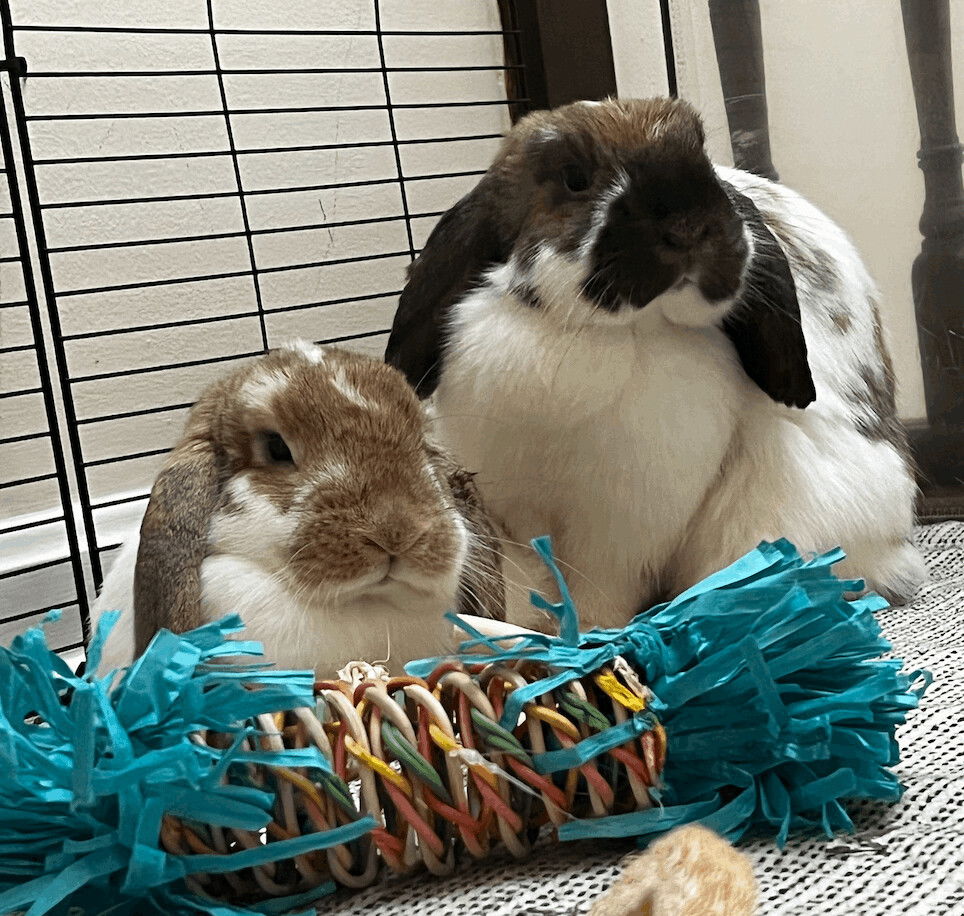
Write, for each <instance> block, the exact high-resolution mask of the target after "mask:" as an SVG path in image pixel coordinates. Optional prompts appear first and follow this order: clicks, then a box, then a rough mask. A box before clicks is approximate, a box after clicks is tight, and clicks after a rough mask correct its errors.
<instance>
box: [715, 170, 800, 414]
mask: <svg viewBox="0 0 964 916" xmlns="http://www.w3.org/2000/svg"><path fill="white" fill-rule="evenodd" d="M722 184H723V188H724V190H725V191H726V194H727V197H729V199H730V203H731V204H732V205H733V208H734V209H735V210H736V212H737V215H738V216H739V217H740V218H741V219H742V220H743V223H744V225H745V226H746V227H747V228H748V229H749V231H750V233H751V234H752V236H753V254H752V255H751V258H750V263H749V265H748V266H747V274H746V278H745V282H744V291H743V294H742V295H741V297H740V299H739V300H738V301H737V303H736V305H735V306H734V307H733V309H732V310H731V311H730V312H729V313H728V314H727V316H726V317H725V318H724V319H723V330H724V331H725V332H726V335H727V336H728V337H729V338H730V340H731V341H732V342H733V346H734V347H736V352H737V355H738V356H739V357H740V362H741V363H742V364H743V369H744V371H745V372H746V374H747V375H748V376H749V377H750V378H751V379H752V380H753V381H754V382H755V383H756V384H757V385H758V386H759V387H760V388H761V389H762V390H763V391H764V392H766V394H768V395H769V396H770V397H771V398H773V400H774V401H779V402H780V403H781V404H785V405H786V406H787V407H806V406H807V405H808V404H811V403H812V402H813V401H815V400H816V399H817V392H816V390H815V389H814V386H813V377H812V376H811V374H810V365H809V363H808V362H807V342H806V340H805V339H804V336H803V328H802V326H801V324H800V303H799V302H798V301H797V289H796V286H795V284H794V282H793V275H792V274H791V272H790V265H789V263H788V261H787V257H786V255H785V254H784V252H783V249H782V248H781V247H780V243H779V242H778V241H777V239H776V236H774V235H773V233H772V232H771V231H770V230H769V229H768V228H767V226H766V224H765V223H764V221H763V217H762V216H761V215H760V211H759V210H757V208H756V205H755V204H754V203H753V201H751V200H750V199H749V198H748V197H746V196H745V195H743V194H741V193H739V191H737V190H736V189H735V188H734V187H733V186H732V185H730V184H728V183H727V182H725V181H724V182H722Z"/></svg>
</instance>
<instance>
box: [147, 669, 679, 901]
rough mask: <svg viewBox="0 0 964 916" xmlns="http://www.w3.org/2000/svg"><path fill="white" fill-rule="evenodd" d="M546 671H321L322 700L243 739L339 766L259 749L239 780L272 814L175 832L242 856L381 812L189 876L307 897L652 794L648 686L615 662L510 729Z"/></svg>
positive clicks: (217, 736)
mask: <svg viewBox="0 0 964 916" xmlns="http://www.w3.org/2000/svg"><path fill="white" fill-rule="evenodd" d="M620 670H622V672H623V674H622V676H621V675H620V674H619V673H618V672H619V671H620ZM546 673H547V672H546V670H545V667H544V666H542V665H538V666H534V665H531V664H528V663H521V664H519V663H517V664H514V665H506V664H498V665H488V666H481V665H477V666H474V667H473V668H466V667H465V666H464V665H462V664H459V663H446V664H442V665H440V666H439V667H438V668H437V669H436V670H435V671H434V672H432V674H431V675H430V676H429V677H428V678H427V679H425V680H423V679H421V678H415V677H403V678H393V679H371V680H365V681H363V682H362V683H360V684H358V685H357V686H355V687H354V688H352V686H351V685H349V684H348V683H346V682H345V681H323V682H320V683H318V684H316V685H315V691H316V697H317V705H316V707H315V708H314V709H311V708H305V707H302V708H297V709H293V710H290V711H288V712H285V713H278V714H276V715H273V716H272V715H265V716H261V717H259V719H258V720H257V721H256V722H255V723H253V725H254V727H255V729H256V731H255V732H253V733H252V734H250V735H249V736H248V737H247V739H246V741H245V750H247V751H258V752H261V753H263V754H268V755H270V754H271V753H272V752H278V751H284V750H290V749H303V748H316V749H317V750H318V751H320V753H321V754H322V755H323V756H324V758H325V759H326V760H327V761H328V763H329V764H330V769H329V770H326V771H324V772H319V771H318V770H312V769H311V768H303V767H302V768H299V767H290V766H273V765H272V764H271V763H270V762H262V763H247V764H245V765H244V770H243V772H241V773H238V774H235V778H236V779H239V778H241V779H245V780H246V781H248V782H249V784H250V785H253V786H258V787H264V788H266V789H269V790H270V791H271V792H272V794H273V796H274V804H273V806H272V809H271V821H270V823H269V824H268V825H267V827H266V828H262V829H261V830H257V831H252V830H238V829H224V828H212V827H209V826H207V825H204V824H200V823H197V822H192V821H190V820H187V819H182V818H175V817H170V816H169V817H167V818H165V820H164V822H163V824H162V832H161V841H162V844H163V846H164V848H165V849H166V850H167V851H168V852H170V853H173V854H175V855H179V856H184V857H185V858H189V857H191V856H192V855H198V854H200V855H225V854H227V855H230V854H231V851H232V850H237V851H240V850H246V849H256V848H258V847H259V846H260V845H261V843H262V837H264V839H265V841H266V843H267V844H268V847H269V848H270V844H271V843H272V842H275V841H277V840H281V839H291V838H293V837H298V836H305V835H310V834H312V833H321V834H323V833H325V832H327V831H330V830H331V829H332V828H333V827H337V826H341V825H352V824H356V823H359V822H361V821H362V820H363V819H365V818H366V817H372V818H373V819H374V821H375V823H376V824H377V825H378V826H375V827H373V828H372V830H371V831H370V832H369V833H367V834H366V835H364V836H363V837H361V838H359V839H357V840H354V841H352V842H349V843H343V844H339V845H336V846H333V847H331V848H328V849H325V850H321V851H318V852H312V853H306V854H304V855H301V856H298V857H296V858H293V859H289V860H284V861H281V862H279V861H272V862H266V863H265V864H264V865H260V866H256V867H254V868H250V869H244V870H243V871H239V872H236V873H231V872H227V873H225V874H222V875H207V874H203V873H198V874H196V875H194V876H192V877H191V878H189V879H188V886H189V887H190V888H191V890H193V891H194V892H195V893H197V894H200V895H204V896H209V897H213V898H216V899H232V900H237V901H248V902H251V901H254V900H259V899H263V898H271V897H288V896H291V895H301V894H304V893H306V892H310V891H311V890H313V889H316V888H319V887H321V886H323V885H325V884H326V883H327V882H328V881H330V880H332V879H333V880H334V881H335V882H336V883H338V884H340V885H344V886H347V887H355V888H360V887H365V886H367V885H370V884H372V883H374V882H375V881H377V880H378V879H379V877H380V874H381V872H382V870H383V868H386V869H389V870H391V871H392V872H395V873H397V874H405V873H408V872H411V871H413V870H415V869H420V868H423V869H426V870H427V871H429V872H430V873H432V874H434V875H446V874H450V873H451V872H452V871H453V870H454V869H455V867H456V863H457V861H459V860H460V859H461V858H462V855H461V854H462V853H464V854H466V855H468V856H469V857H472V858H476V859H481V858H484V857H485V856H487V855H488V854H489V853H490V851H491V850H492V848H493V847H494V846H496V845H500V844H501V845H502V846H504V847H505V848H506V849H508V850H509V852H511V853H512V854H513V855H515V856H517V857H523V856H525V855H526V854H527V853H528V851H529V848H530V844H531V840H532V838H533V837H534V836H535V835H536V834H537V833H538V832H539V829H540V828H541V827H543V826H545V825H554V826H556V827H558V826H560V825H561V824H563V823H565V822H566V821H567V820H571V819H572V818H573V817H574V816H575V817H602V816H607V815H612V814H617V813H621V812H625V811H634V810H644V809H647V808H651V807H652V806H653V804H654V800H653V797H652V796H651V794H650V793H651V790H652V789H653V788H654V787H657V786H658V785H659V774H660V771H661V769H662V765H663V762H664V759H665V749H666V742H665V733H664V731H663V729H662V728H661V726H660V725H659V723H658V721H657V719H656V717H655V716H654V715H653V714H652V713H651V712H647V711H646V707H647V702H648V700H649V699H651V695H650V694H649V692H648V691H647V690H645V688H642V687H641V685H639V684H638V682H637V681H636V679H635V678H634V677H632V674H631V671H630V669H629V668H628V666H626V665H625V663H622V664H621V665H620V664H618V663H617V665H616V667H615V668H610V667H605V668H603V669H601V670H600V671H598V672H596V673H594V674H593V675H591V676H589V677H584V678H580V679H578V680H575V681H572V682H570V683H568V684H566V685H565V686H563V687H560V688H557V689H556V690H554V691H549V692H547V693H545V694H543V695H541V696H540V697H538V698H537V700H536V701H534V702H531V703H527V704H526V705H525V707H524V710H523V714H522V717H521V720H520V722H519V724H518V726H517V727H516V728H514V729H511V730H509V729H505V728H503V727H502V726H501V725H500V724H499V718H500V716H501V715H502V712H503V711H504V709H505V703H506V698H507V697H508V696H509V695H511V693H512V692H513V691H515V690H516V689H517V688H518V687H520V686H523V685H525V684H531V683H533V682H537V681H539V680H541V679H543V678H544V676H545V675H546ZM627 722H631V723H633V725H634V727H633V728H632V729H631V734H630V737H629V740H625V738H623V736H621V735H619V736H616V740H619V743H618V744H617V743H615V741H614V740H610V741H608V742H607V743H611V744H612V745H613V746H612V747H609V748H608V749H607V750H605V751H604V752H602V753H600V754H598V755H594V756H592V757H590V758H589V759H588V760H586V762H584V763H577V764H575V765H572V766H567V767H564V768H562V769H558V770H554V767H553V761H552V756H551V755H552V750H551V749H552V748H556V749H558V750H570V749H573V748H576V747H578V745H579V744H580V743H581V742H583V741H586V740H588V739H592V738H597V739H598V738H599V737H602V738H603V739H607V738H609V733H610V732H612V731H613V726H614V724H615V725H619V724H622V723H627ZM196 740H197V741H199V742H204V743H205V744H207V745H208V746H210V747H214V748H220V749H225V748H227V747H229V746H230V744H231V740H232V736H231V735H229V734H224V733H211V732H206V733H201V734H199V735H198V736H197V738H196ZM269 759H270V758H265V760H266V761H267V760H269ZM547 770H554V771H547ZM353 784H354V791H353V789H352V785H353Z"/></svg>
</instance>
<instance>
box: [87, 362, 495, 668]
mask: <svg viewBox="0 0 964 916" xmlns="http://www.w3.org/2000/svg"><path fill="white" fill-rule="evenodd" d="M491 537H492V532H491V529H489V527H488V525H487V522H486V519H485V515H484V513H483V512H482V509H481V507H480V506H479V503H478V500H477V498H476V494H475V490H474V486H473V484H472V480H471V477H470V476H469V475H467V474H465V473H464V472H463V471H462V470H461V469H460V468H458V467H457V466H456V465H455V464H454V463H453V462H451V461H450V459H449V458H448V457H447V456H446V454H445V453H444V452H443V451H442V450H440V449H439V448H438V447H437V446H436V445H435V444H434V443H433V442H432V441H431V439H430V438H429V437H428V435H427V428H426V418H425V414H424V412H423V409H422V406H421V404H420V403H419V401H418V398H416V396H415V394H414V392H413V391H412V389H411V387H410V386H409V385H408V384H407V383H406V381H405V379H404V378H403V377H402V375H401V373H399V372H397V371H396V370H395V369H393V368H391V367H390V366H386V365H385V364H384V363H382V362H380V361H378V360H375V359H372V358H371V357H366V356H362V355H359V354H356V353H350V352H348V351H346V350H340V349H337V348H333V347H328V348H322V347H316V346H313V345H310V344H295V345H292V346H290V347H285V348H283V349H280V350H276V351H273V352H272V353H269V354H268V355H266V356H264V357H261V358H260V359H258V360H256V361H254V362H252V363H250V364H249V365H247V366H245V367H243V368H241V369H239V370H237V371H236V372H234V373H232V374H230V375H228V376H226V377H225V378H223V379H221V380H220V381H218V382H216V383H215V384H214V385H212V386H211V387H210V388H208V389H207V390H206V391H205V392H204V393H203V395H202V396H201V398H200V399H199V400H198V402H197V404H195V406H194V408H193V409H192V410H191V413H190V416H189V417H188V421H187V425H186V428H185V431H184V436H183V438H182V439H181V441H180V442H179V443H178V445H177V446H176V447H175V448H174V450H173V451H172V452H171V454H170V455H169V456H168V458H167V460H166V462H165V464H164V467H163V468H162V470H161V472H160V474H159V475H158V477H157V480H156V481H155V483H154V487H153V489H152V491H151V497H150V501H149V503H148V507H147V511H146V513H145V516H144V520H143V522H142V524H141V528H140V534H139V536H137V537H133V538H132V539H131V540H130V541H129V542H128V543H127V544H126V545H125V546H124V548H123V549H122V551H121V553H120V554H119V555H118V557H117V559H116V560H115V562H114V565H113V567H112V569H111V571H110V573H109V575H108V576H107V578H106V581H105V583H104V588H103V589H102V591H101V594H100V596H99V598H98V599H97V602H96V605H95V608H94V616H95V617H99V616H100V615H101V614H102V613H103V612H104V611H107V610H112V609H117V610H121V611H122V612H124V613H123V614H122V616H121V619H120V621H119V622H118V624H117V626H116V628H115V631H114V632H113V633H112V635H111V638H110V639H109V640H108V643H107V651H106V653H105V656H104V665H105V666H107V667H105V669H104V670H107V668H109V667H119V666H121V665H126V664H128V663H129V662H130V661H131V658H132V656H133V655H134V654H136V653H138V652H140V651H141V650H143V649H144V648H145V647H146V645H147V643H148V641H149V640H150V638H151V637H152V636H153V635H154V634H155V633H156V632H157V630H158V629H160V628H161V627H166V628H168V629H171V630H174V631H175V632H183V631H184V630H188V629H191V628H193V627H197V626H200V625H201V624H203V623H205V622H207V621H210V620H215V619H218V618H220V617H222V616H223V615H225V614H232V613H238V614H240V615H241V617H242V618H243V620H244V622H245V624H246V626H247V629H246V630H245V632H244V634H243V637H242V638H245V639H253V640H258V641H260V642H262V643H263V644H264V647H265V655H266V656H267V658H268V659H270V660H271V661H273V662H276V663H277V664H279V665H281V666H283V667H296V668H303V667H304V668H314V669H315V670H316V671H317V672H318V673H319V675H321V676H325V677H331V676H333V675H334V674H335V672H336V671H337V670H338V668H339V667H341V666H343V665H345V664H346V663H347V662H351V661H356V660H358V661H364V662H373V661H375V660H378V659H383V658H385V657H386V656H390V664H389V667H390V668H391V670H392V671H396V672H398V671H400V670H401V666H402V665H403V664H404V663H405V662H407V661H409V660H411V659H413V658H421V657H424V656H427V655H434V654H440V653H444V652H446V651H451V650H452V649H453V648H454V644H455V638H454V635H453V629H452V626H451V624H449V623H447V622H446V621H445V620H444V619H443V615H444V614H445V612H446V611H448V610H455V609H457V610H460V611H463V612H466V613H469V614H481V615H483V616H502V607H501V605H502V583H501V577H500V575H499V565H498V559H497V555H496V552H495V546H496V545H495V544H494V542H493V541H492V539H491ZM132 611H133V613H132Z"/></svg>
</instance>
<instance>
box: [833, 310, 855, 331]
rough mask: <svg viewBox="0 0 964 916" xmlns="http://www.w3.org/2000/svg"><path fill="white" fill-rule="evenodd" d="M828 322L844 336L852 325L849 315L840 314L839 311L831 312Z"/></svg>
mask: <svg viewBox="0 0 964 916" xmlns="http://www.w3.org/2000/svg"><path fill="white" fill-rule="evenodd" d="M830 321H831V322H832V324H833V326H834V327H835V328H836V329H837V330H838V331H839V332H840V333H841V334H846V333H847V331H849V330H850V326H851V324H852V323H853V322H852V321H851V318H850V315H848V314H847V313H846V312H841V311H833V312H831V313H830Z"/></svg>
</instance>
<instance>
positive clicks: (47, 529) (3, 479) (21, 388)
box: [0, 74, 87, 651]
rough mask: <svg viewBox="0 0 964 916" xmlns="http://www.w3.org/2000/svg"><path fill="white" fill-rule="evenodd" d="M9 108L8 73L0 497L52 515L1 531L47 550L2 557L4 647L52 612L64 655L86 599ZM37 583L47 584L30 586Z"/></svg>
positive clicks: (0, 115) (0, 203)
mask: <svg viewBox="0 0 964 916" xmlns="http://www.w3.org/2000/svg"><path fill="white" fill-rule="evenodd" d="M12 78H13V79H16V77H12ZM11 101H12V100H11V96H10V92H9V84H8V83H7V77H6V74H0V103H2V104H0V328H2V329H3V342H2V345H0V360H2V361H3V367H2V371H0V398H2V399H3V400H4V401H7V406H9V405H10V404H11V403H15V402H19V403H20V405H22V411H21V414H22V416H23V417H24V418H25V419H24V420H23V422H22V423H21V424H19V425H18V426H17V427H16V428H14V429H11V428H7V429H4V430H2V431H0V499H2V500H3V501H4V502H7V501H9V503H11V504H13V505H16V504H18V503H19V502H21V501H23V500H25V499H26V500H27V501H30V502H32V501H33V500H31V499H30V496H31V494H34V495H35V494H36V493H37V492H38V491H46V493H45V496H44V501H45V502H46V503H48V504H54V505H55V508H53V509H51V510H49V511H46V512H43V513H31V514H28V515H25V516H21V517H20V521H19V522H17V523H14V524H0V544H3V543H4V542H5V541H8V542H9V541H10V540H12V539H13V538H14V537H15V536H16V537H17V538H18V540H21V541H23V540H25V539H29V538H30V537H31V536H34V535H42V536H43V539H44V541H46V542H47V543H49V544H51V545H52V546H53V550H52V551H50V550H47V551H46V552H45V553H44V554H41V555H38V556H36V557H35V558H34V560H33V562H31V563H29V565H27V566H22V565H19V564H16V563H15V558H14V557H12V556H11V555H10V554H9V552H8V550H7V549H4V550H3V551H0V552H2V554H3V557H4V558H5V560H4V561H3V562H2V564H0V608H2V619H0V641H2V642H6V641H7V639H8V637H9V636H10V635H12V634H13V633H14V632H16V631H17V630H20V629H23V628H24V627H26V626H30V625H33V624H36V623H38V622H39V621H40V620H41V619H42V618H43V617H44V616H45V615H46V614H47V613H48V612H49V611H51V610H53V609H54V608H58V609H60V610H62V611H63V612H64V615H63V617H62V618H61V621H60V623H59V624H58V625H57V626H56V628H55V630H54V633H53V638H54V646H55V647H56V650H57V651H69V650H71V649H76V648H79V647H80V646H81V645H82V644H83V635H84V634H83V630H82V621H84V620H86V617H87V595H86V589H85V585H84V570H83V566H82V562H81V552H80V545H79V541H78V537H77V530H76V528H75V525H74V519H73V516H72V514H71V511H70V505H71V499H70V490H69V486H68V480H67V467H66V461H65V458H64V449H63V445H62V443H61V438H60V430H59V429H58V425H57V414H56V406H55V403H54V392H53V382H52V379H51V376H50V371H49V367H48V362H47V353H46V347H45V345H44V339H43V332H42V328H41V316H40V306H39V303H38V300H37V286H36V282H35V278H34V272H33V265H32V263H31V259H30V252H29V246H28V243H27V222H26V217H25V214H24V209H23V204H22V201H21V197H20V191H19V186H18V174H17V173H18V170H17V161H16V159H15V156H14V148H13V138H12V136H11V130H10V124H9V120H8V118H9V116H10V115H11V114H12V109H11V107H10V104H11ZM8 560H9V561H10V563H9V565H8V562H7V561H8ZM41 577H43V578H44V579H45V580H46V585H45V587H43V588H38V587H35V583H36V582H37V581H38V580H39V579H40V578H41ZM34 595H47V596H49V597H50V598H51V603H50V604H47V605H44V606H38V605H37V604H35V603H33V602H34V599H33V597H32V596H34Z"/></svg>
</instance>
